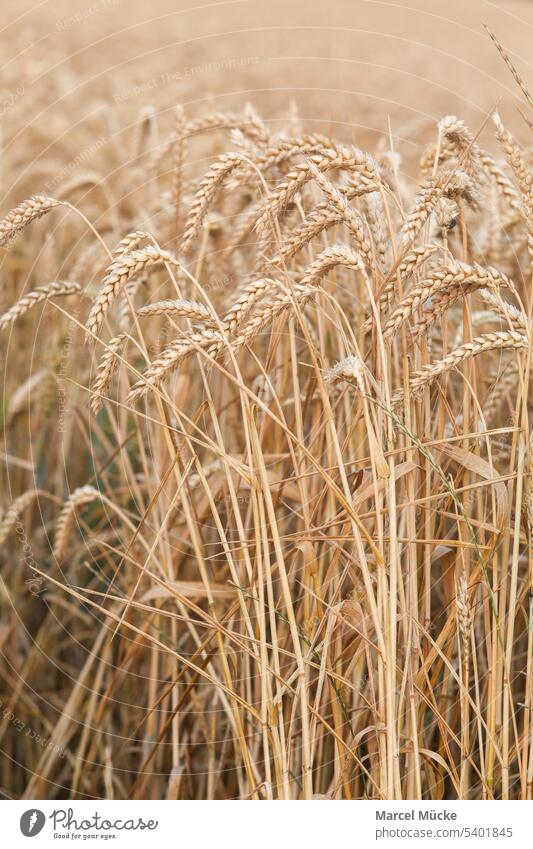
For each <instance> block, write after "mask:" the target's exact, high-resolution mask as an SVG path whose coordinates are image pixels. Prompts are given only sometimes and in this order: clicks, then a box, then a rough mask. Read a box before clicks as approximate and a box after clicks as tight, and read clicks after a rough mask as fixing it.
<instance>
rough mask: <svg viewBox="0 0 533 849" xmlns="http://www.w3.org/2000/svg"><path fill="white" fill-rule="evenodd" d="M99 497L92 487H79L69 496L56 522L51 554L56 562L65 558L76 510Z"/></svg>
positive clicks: (99, 494)
mask: <svg viewBox="0 0 533 849" xmlns="http://www.w3.org/2000/svg"><path fill="white" fill-rule="evenodd" d="M101 497H102V495H101V493H100V492H99V491H98V490H97V489H95V488H94V486H80V487H78V488H77V489H75V490H74V492H72V493H71V494H70V495H69V497H68V499H67V500H66V501H65V503H64V505H63V508H62V510H61V512H60V514H59V516H58V518H57V521H56V530H55V539H54V549H53V554H54V557H55V559H56V560H57V561H59V562H61V561H62V560H63V559H64V557H65V554H66V551H67V547H68V543H69V539H70V534H71V532H72V528H73V525H74V519H75V516H76V508H79V507H83V506H84V505H86V504H90V502H91V501H96V500H100V499H101Z"/></svg>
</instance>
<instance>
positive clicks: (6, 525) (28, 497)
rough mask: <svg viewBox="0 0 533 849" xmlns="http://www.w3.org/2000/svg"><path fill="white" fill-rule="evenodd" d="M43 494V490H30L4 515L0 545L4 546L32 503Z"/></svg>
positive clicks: (0, 528) (16, 499)
mask: <svg viewBox="0 0 533 849" xmlns="http://www.w3.org/2000/svg"><path fill="white" fill-rule="evenodd" d="M41 494H42V490H40V489H30V490H28V492H23V493H22V495H19V496H18V498H15V500H14V501H13V502H12V504H11V505H10V506H9V507H8V508H7V510H6V511H5V513H4V514H2V516H1V517H0V545H3V544H4V542H5V541H6V539H7V537H8V536H9V534H10V533H11V531H12V529H13V528H14V526H15V525H16V523H17V521H18V519H19V518H20V516H21V515H22V513H23V512H24V510H25V509H26V507H29V505H30V504H31V503H32V501H34V499H35V498H37V496H38V495H41Z"/></svg>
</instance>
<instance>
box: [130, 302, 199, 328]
mask: <svg viewBox="0 0 533 849" xmlns="http://www.w3.org/2000/svg"><path fill="white" fill-rule="evenodd" d="M137 315H141V316H147V315H168V316H173V315H175V316H185V317H186V318H190V319H191V321H202V322H204V324H211V325H213V326H215V325H216V322H215V320H214V318H213V316H212V315H211V312H210V311H209V310H208V308H207V307H206V306H205V305H204V304H201V303H199V302H198V301H188V300H185V299H183V298H179V299H177V300H165V301H156V302H155V303H153V304H146V305H145V306H144V307H141V308H140V309H138V310H137Z"/></svg>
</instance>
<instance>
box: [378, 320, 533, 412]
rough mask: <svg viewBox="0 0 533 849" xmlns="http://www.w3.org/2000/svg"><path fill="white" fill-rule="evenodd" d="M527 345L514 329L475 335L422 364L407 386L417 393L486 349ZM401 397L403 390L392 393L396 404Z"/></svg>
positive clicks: (493, 349)
mask: <svg viewBox="0 0 533 849" xmlns="http://www.w3.org/2000/svg"><path fill="white" fill-rule="evenodd" d="M528 345H529V342H528V338H527V336H524V335H523V334H522V333H517V332H516V331H515V330H507V331H494V332H493V333H485V334H483V335H482V336H476V337H475V338H474V339H472V341H471V342H465V344H464V345H461V346H460V347H459V348H456V349H455V350H454V351H452V352H451V353H450V354H448V355H447V356H446V357H443V358H442V359H441V360H437V361H436V362H433V363H430V364H429V365H427V366H424V367H423V368H421V369H420V370H419V371H417V372H415V373H414V374H413V375H412V376H411V378H410V380H409V388H410V391H411V393H412V394H414V395H418V394H420V392H422V391H423V390H424V389H425V387H426V386H428V385H429V384H431V383H432V382H433V381H434V380H436V379H437V377H440V375H442V374H445V373H446V372H448V371H450V369H453V368H457V366H458V365H460V364H461V363H462V362H464V361H465V360H469V359H471V358H472V357H477V356H479V354H485V353H487V352H488V351H502V350H505V349H514V350H520V349H522V348H527V347H528ZM402 399H403V391H402V390H400V391H398V392H397V393H395V395H393V398H392V403H393V405H394V406H395V405H397V404H398V403H400V402H401V401H402Z"/></svg>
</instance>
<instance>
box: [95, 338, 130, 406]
mask: <svg viewBox="0 0 533 849" xmlns="http://www.w3.org/2000/svg"><path fill="white" fill-rule="evenodd" d="M127 338H128V337H127V334H126V333H119V334H118V335H117V336H114V337H113V339H110V340H109V342H108V343H107V345H106V349H105V351H104V353H103V355H102V359H101V360H100V363H99V365H98V371H97V373H96V378H95V380H94V383H93V386H92V390H91V410H92V411H93V414H94V415H96V414H97V413H98V411H99V410H100V408H101V406H102V403H103V396H105V395H106V394H107V391H108V389H109V385H110V383H111V379H112V377H113V373H114V371H115V369H116V367H117V365H118V361H119V358H118V355H119V354H121V353H122V350H123V349H124V346H125V344H126V340H127Z"/></svg>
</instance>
